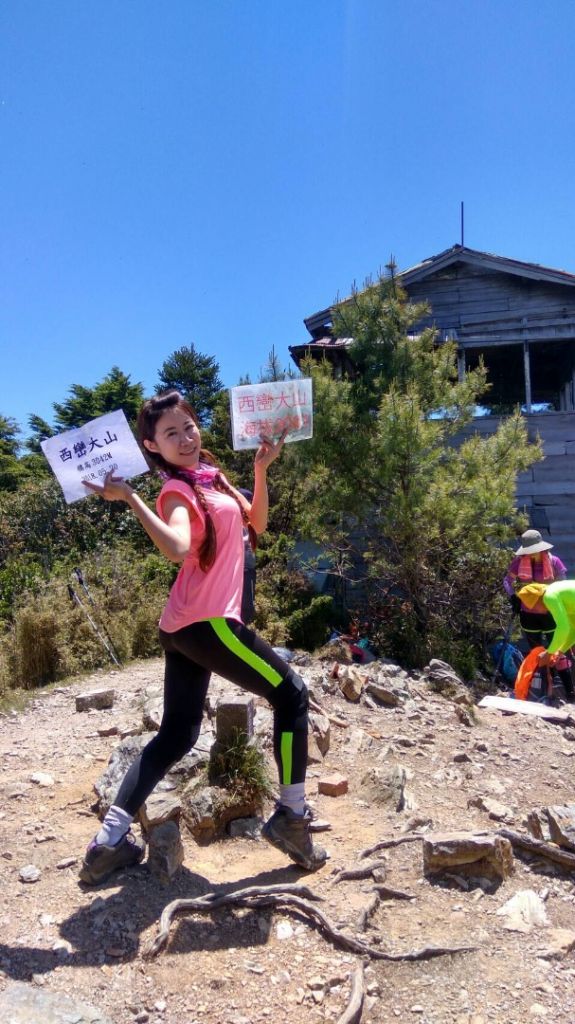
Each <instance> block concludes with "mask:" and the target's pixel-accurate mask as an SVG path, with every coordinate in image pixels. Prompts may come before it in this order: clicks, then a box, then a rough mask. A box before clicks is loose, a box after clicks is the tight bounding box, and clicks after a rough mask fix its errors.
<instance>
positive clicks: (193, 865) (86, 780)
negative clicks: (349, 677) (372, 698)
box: [0, 661, 575, 1024]
mask: <svg viewBox="0 0 575 1024" xmlns="http://www.w3.org/2000/svg"><path fill="white" fill-rule="evenodd" d="M161 672H162V666H161V662H159V661H149V662H145V663H138V664H134V665H131V666H129V667H128V668H126V669H124V670H123V671H122V672H111V673H109V674H103V675H97V676H93V677H91V678H88V679H84V680H82V681H81V682H75V683H74V684H73V685H70V686H69V687H60V688H58V689H56V690H54V691H52V692H51V693H46V694H42V695H39V696H38V697H37V698H35V699H34V700H33V701H32V702H31V703H30V704H29V705H28V707H27V709H26V710H25V711H24V712H23V713H19V714H15V713H13V714H9V715H7V716H5V717H2V718H1V719H0V761H1V764H2V778H1V785H0V881H1V883H2V884H1V888H0V926H1V932H0V935H1V941H0V968H1V969H2V977H1V980H0V990H4V989H6V988H7V987H9V986H10V985H12V984H13V982H14V981H15V980H19V981H25V982H28V983H32V984H33V985H34V986H38V987H41V988H42V989H43V991H50V992H53V993H58V992H59V993H63V994H64V993H66V994H69V995H71V996H74V997H75V998H83V999H85V1000H87V1001H88V1002H90V1003H92V1004H93V1005H94V1006H97V1007H98V1008H99V1009H100V1010H101V1011H102V1013H104V1014H106V1015H107V1017H108V1018H109V1019H110V1020H111V1021H112V1022H113V1024H132V1022H136V1024H145V1022H149V1024H161V1022H167V1024H257V1022H261V1021H268V1020H269V1021H274V1024H287V1022H290V1024H293V1022H296V1024H298V1022H303V1021H306V1022H307V1021H337V1020H338V1019H339V1017H340V1016H341V1014H342V1012H343V1010H344V1008H345V1006H346V1004H347V1002H348V999H349V988H350V979H349V975H350V972H351V971H352V970H353V969H354V967H355V966H356V965H357V963H358V962H359V960H358V958H357V957H356V956H354V955H352V954H349V953H346V952H345V951H343V950H341V949H337V948H335V947H334V946H333V945H332V944H331V943H329V942H328V941H326V939H325V938H323V937H322V936H321V935H320V933H319V932H318V931H316V930H314V929H312V928H310V927H309V925H307V924H306V923H305V922H304V921H303V920H302V919H300V918H298V917H296V916H292V915H288V914H286V913H282V914H277V913H271V912H268V911H263V910H259V911H257V912H255V911H238V912H233V913H232V912H218V913H215V914H214V915H212V916H203V917H198V916H196V917H194V918H190V919H182V920H180V921H179V922H178V923H176V924H175V925H174V927H173V929H172V934H171V937H170V942H169V945H168V947H167V950H166V951H164V952H163V953H162V954H160V955H159V957H158V958H156V959H154V960H151V961H150V960H147V959H145V958H144V956H143V952H144V950H145V948H146V947H147V946H148V945H149V943H150V941H151V940H152V939H153V938H154V937H155V935H156V931H157V922H158V918H159V915H160V913H161V911H162V909H163V907H164V906H165V905H166V904H167V903H168V902H170V901H171V900H172V899H174V898H176V897H183V896H198V895H200V894H203V893H205V892H208V891H211V890H212V889H214V888H216V887H218V888H224V889H225V888H229V889H235V888H239V887H243V886H246V885H257V884H261V885H269V884H272V883H279V882H294V881H304V880H305V881H306V882H307V884H309V885H310V887H311V888H312V889H313V890H314V891H315V892H317V893H318V894H319V895H320V896H323V897H324V898H325V903H324V905H323V909H324V910H325V912H326V913H327V914H329V916H330V917H331V918H332V919H333V920H334V921H335V922H336V923H337V924H338V925H339V926H340V927H342V928H343V929H344V930H345V931H346V932H349V933H351V934H353V933H354V932H355V931H356V929H357V921H358V917H359V914H360V912H361V910H362V909H363V908H365V907H366V905H367V904H368V902H369V900H370V898H371V887H372V885H373V881H371V880H368V881H365V880H364V881H361V880H359V881H348V882H342V883H340V884H337V885H334V884H332V878H333V871H334V870H335V869H338V868H340V867H345V866H349V865H351V864H352V863H354V862H355V860H356V858H357V854H358V852H359V851H360V850H361V849H363V848H365V847H367V846H369V845H370V844H372V843H375V842H376V841H377V840H379V839H383V838H389V837H391V836H399V835H402V834H403V832H402V830H404V829H405V828H406V823H408V819H409V818H410V817H413V815H414V814H416V815H417V816H418V817H421V818H431V819H432V822H433V828H434V829H435V830H442V829H449V830H451V829H454V828H465V829H491V830H494V829H496V828H497V827H498V825H497V822H495V821H493V820H490V819H489V818H488V815H487V814H486V813H485V812H484V811H482V810H480V809H478V808H476V807H468V801H469V800H470V799H471V798H473V797H476V796H483V797H494V798H496V799H497V800H498V801H500V802H501V803H503V804H505V805H506V806H507V807H508V808H509V810H510V813H511V822H510V824H511V827H513V828H516V829H521V830H524V828H525V825H524V819H525V816H526V814H527V813H528V812H529V811H530V810H531V809H532V808H533V807H537V806H542V805H548V804H552V803H554V804H559V803H571V802H573V801H574V799H575V798H574V795H573V776H574V769H575V760H574V755H575V742H574V740H575V733H573V732H572V731H571V730H565V729H564V728H562V727H559V726H555V725H549V724H547V723H544V722H538V721H536V720H531V719H523V718H520V717H519V716H509V717H504V716H502V715H500V714H499V713H497V712H489V711H479V712H478V721H477V724H476V725H475V726H473V727H471V728H469V727H467V726H465V725H463V724H462V723H461V722H460V721H459V719H458V718H457V716H456V714H455V713H454V706H453V704H452V703H450V702H449V701H446V700H443V699H442V698H441V697H438V696H435V695H433V694H432V693H430V692H429V691H427V690H425V688H424V686H423V684H422V683H417V684H408V685H409V687H410V689H411V699H410V700H408V701H406V702H405V704H404V705H403V706H402V707H400V708H397V709H390V708H381V709H379V708H378V709H372V708H369V707H366V706H364V705H363V704H350V703H348V702H346V701H345V700H344V699H343V697H340V696H328V695H326V694H323V695H321V690H320V689H316V691H315V692H316V693H318V694H320V695H321V700H322V702H323V703H324V705H325V706H326V707H327V706H329V709H330V712H331V713H333V714H336V715H341V716H342V717H344V718H345V719H346V721H347V722H348V723H349V728H348V729H340V728H337V727H335V726H332V728H331V748H330V751H329V753H328V755H327V757H326V760H325V763H324V764H323V765H322V766H314V768H313V769H312V771H311V773H310V786H309V795H310V796H311V798H312V800H313V802H314V804H315V806H316V809H317V811H318V813H319V816H320V817H321V818H323V819H328V820H329V821H330V822H331V824H332V831H331V832H327V833H325V835H322V836H321V837H318V841H320V842H322V843H324V844H325V845H326V846H327V847H328V849H329V852H330V855H331V856H330V860H329V861H328V864H327V865H326V866H325V867H324V868H323V869H322V870H321V871H320V872H318V873H317V874H316V875H313V876H311V877H310V876H305V874H304V873H302V872H301V871H299V870H297V869H296V868H295V867H293V866H291V865H290V864H289V863H287V862H286V860H285V858H284V857H283V856H282V854H280V853H279V852H277V851H275V850H274V849H272V848H271V847H269V846H268V845H267V844H265V843H264V842H263V841H261V840H249V839H226V840H222V841H219V842H215V843H213V844H212V845H210V846H207V847H202V848H200V847H198V846H197V845H196V844H195V842H194V841H193V840H192V838H191V837H190V836H189V835H186V834H185V829H183V833H184V834H183V838H184V844H185V850H186V860H185V866H184V868H182V869H181V870H180V872H179V873H178V875H177V876H176V878H175V879H174V880H173V882H172V883H171V884H170V885H169V886H167V887H162V886H161V885H160V884H159V883H158V882H157V881H156V880H155V879H154V878H153V877H152V876H151V875H150V873H149V872H148V870H147V868H146V867H145V865H143V866H141V867H138V868H136V869H134V870H131V871H128V872H124V873H123V874H122V875H120V876H118V877H117V878H114V879H113V880H112V881H111V882H110V883H108V884H106V885H104V886H102V887H100V888H99V889H96V890H87V889H83V888H82V887H80V886H79V884H78V882H77V870H78V866H79V861H80V859H81V856H82V852H83V849H84V847H85V845H86V843H87V842H88V841H89V839H90V838H91V836H92V835H93V833H94V831H95V825H96V819H95V816H94V814H93V812H92V811H91V810H90V807H91V805H92V802H93V799H94V797H93V790H92V786H93V783H94V781H95V780H96V778H97V777H98V775H99V774H100V773H101V771H102V770H103V768H104V767H105V765H106V764H107V761H108V757H109V755H110V752H111V750H112V748H113V746H114V745H115V744H116V743H117V742H118V738H117V737H116V736H107V737H106V736H101V735H99V733H98V730H99V729H107V728H109V727H110V726H118V727H119V728H120V730H124V731H125V730H128V729H129V728H130V727H131V726H139V725H140V722H141V706H142V694H143V691H144V689H145V688H146V687H148V686H149V685H150V684H157V683H159V682H160V680H161ZM315 672H316V680H317V674H318V673H317V669H316V670H315ZM303 674H304V675H306V669H304V670H303ZM108 685H112V686H114V687H115V688H116V691H117V700H116V704H115V706H114V708H113V709H111V710H109V711H98V712H96V711H92V712H88V713H77V712H76V710H75V699H74V698H75V696H76V694H78V693H80V692H84V691H86V690H90V689H94V688H96V687H98V688H99V687H101V686H108ZM360 730H361V731H360ZM569 736H572V739H569V738H568V737H569ZM456 754H460V755H461V754H465V755H466V757H467V758H468V759H467V760H458V761H454V756H455V755H456ZM392 763H396V764H401V765H403V766H405V767H406V768H408V769H409V770H410V772H412V773H413V774H412V778H411V780H410V782H409V790H410V792H411V794H412V796H413V798H414V800H415V802H416V804H417V809H416V810H413V811H407V812H403V813H396V812H395V811H393V810H390V809H389V808H387V807H382V806H381V805H378V804H376V803H373V802H372V801H371V799H370V797H369V795H368V794H367V792H366V791H365V790H364V789H362V787H361V779H362V778H363V776H364V774H365V772H366V771H367V769H368V768H370V767H371V766H373V765H374V764H392ZM330 770H337V771H339V772H342V773H343V774H344V775H346V776H347V777H348V779H349V792H348V794H347V795H345V796H343V797H339V798H330V797H326V796H317V795H316V790H317V778H318V776H319V774H320V773H321V774H325V773H326V772H329V771H330ZM37 772H41V773H46V774H48V775H49V776H51V777H52V779H53V782H51V781H50V780H49V779H41V781H40V782H34V781H33V780H32V776H33V775H34V774H35V773H37ZM71 858H74V859H75V862H74V863H72V864H69V866H64V865H65V864H66V862H67V861H70V859H71ZM387 863H388V876H387V883H388V884H389V885H390V886H393V887H395V888H399V889H403V890H407V891H408V892H410V893H412V894H413V896H414V897H415V898H414V899H413V900H412V901H405V902H403V901H402V902H398V901H387V902H384V903H383V904H382V905H381V907H380V909H378V910H377V912H376V914H375V917H374V918H373V919H372V922H371V927H370V928H368V930H367V931H366V932H365V938H366V939H367V940H368V941H372V942H377V941H379V942H380V944H381V948H383V949H386V950H388V951H392V952H404V951H406V950H409V949H412V948H415V947H421V946H424V945H429V944H437V945H450V946H453V945H473V946H475V947H476V951H475V952H472V953H467V954H461V955H456V956H447V957H442V958H438V959H435V960H431V961H428V962H423V963H404V964H390V963H382V962H372V963H371V964H369V965H368V966H367V970H366V983H367V991H368V996H367V1001H366V1004H365V1006H364V1011H363V1015H362V1024H385V1022H388V1021H395V1020H400V1021H410V1020H413V1021H421V1022H422V1024H486V1022H488V1021H489V1022H492V1021H494V1022H497V1024H515V1022H517V1024H519V1022H521V1024H525V1022H526V1021H530V1020H536V1019H538V1018H541V1019H544V1018H547V1020H548V1021H550V1022H553V1024H563V1022H565V1024H572V1021H573V1019H574V1010H573V1007H574V1006H575V954H573V953H570V954H567V955H566V956H565V957H564V958H562V959H556V960H547V959H542V958H541V957H540V956H539V955H538V954H539V953H540V951H541V949H542V948H543V947H544V946H545V944H546V942H545V938H546V935H545V929H541V928H540V929H539V930H535V931H533V932H531V933H530V934H519V933H516V932H511V931H507V930H506V929H505V927H504V920H503V918H502V917H500V916H498V915H497V914H496V911H497V910H498V909H499V908H500V907H501V906H502V904H504V903H505V902H506V901H507V900H508V899H509V898H510V897H511V896H512V895H513V894H514V893H516V892H518V891H519V890H525V889H534V890H535V891H536V892H537V893H539V894H542V895H543V897H544V899H545V908H546V912H547V915H548V918H549V922H550V925H551V926H552V927H554V928H558V927H562V928H573V927H574V909H575V886H574V885H573V881H572V878H570V877H569V875H567V874H565V873H557V874H556V873H554V872H553V871H549V869H545V868H544V867H535V866H533V865H531V866H528V865H527V864H526V863H523V862H522V861H520V860H518V859H517V858H516V870H515V873H514V875H513V876H512V877H511V878H510V879H509V880H508V881H507V882H505V883H504V884H503V885H502V886H501V887H500V888H499V889H498V891H497V892H496V893H494V894H493V895H485V894H483V892H482V890H472V891H462V890H460V889H457V888H444V887H441V886H439V885H431V884H430V883H429V882H428V881H427V880H425V879H424V878H423V877H422V869H421V844H420V843H419V842H415V843H408V844H405V845H403V846H399V847H398V848H396V849H394V850H391V851H389V853H388V859H387ZM26 865H34V866H36V867H37V868H38V869H39V870H40V872H41V874H40V877H39V879H38V881H36V882H34V883H33V884H30V883H28V884H26V883H24V882H22V881H21V880H20V877H19V873H20V871H21V869H22V868H23V867H24V866H26Z"/></svg>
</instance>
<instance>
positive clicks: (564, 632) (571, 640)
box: [517, 580, 575, 704]
mask: <svg viewBox="0 0 575 1024" xmlns="http://www.w3.org/2000/svg"><path fill="white" fill-rule="evenodd" d="M517 596H518V597H519V599H520V600H521V602H522V603H523V604H525V605H526V607H527V608H529V609H530V610H533V611H534V612H536V613H537V614H543V613H547V614H549V615H550V616H551V619H552V621H553V624H554V629H553V632H552V634H551V637H550V639H549V640H548V642H547V645H546V646H547V650H546V651H543V652H542V653H541V654H540V655H539V664H540V665H549V663H550V661H551V655H552V654H558V653H559V652H562V653H563V654H565V655H567V654H568V653H569V652H570V650H571V648H572V647H573V645H574V644H575V580H560V581H559V582H557V583H549V584H546V583H528V584H527V585H526V586H525V587H522V588H521V590H519V591H518V593H517ZM541 609H542V610H543V612H541V611H540V610H541ZM557 674H558V675H559V677H560V679H561V682H562V683H563V686H564V687H565V693H566V694H567V700H568V701H569V703H571V704H572V703H573V702H574V693H573V679H572V675H571V667H564V668H557Z"/></svg>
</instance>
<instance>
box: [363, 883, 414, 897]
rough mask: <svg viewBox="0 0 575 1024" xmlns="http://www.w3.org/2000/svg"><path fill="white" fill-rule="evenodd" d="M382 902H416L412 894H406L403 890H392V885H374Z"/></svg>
mask: <svg viewBox="0 0 575 1024" xmlns="http://www.w3.org/2000/svg"><path fill="white" fill-rule="evenodd" d="M373 888H374V889H375V890H376V892H377V894H378V896H379V897H380V899H382V900H414V899H415V896H414V895H413V893H411V892H404V891H403V889H392V888H391V886H390V885H374V887H373Z"/></svg>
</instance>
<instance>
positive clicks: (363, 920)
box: [357, 892, 381, 932]
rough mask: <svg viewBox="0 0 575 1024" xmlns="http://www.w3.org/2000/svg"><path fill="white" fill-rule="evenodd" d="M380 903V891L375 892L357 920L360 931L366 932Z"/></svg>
mask: <svg viewBox="0 0 575 1024" xmlns="http://www.w3.org/2000/svg"><path fill="white" fill-rule="evenodd" d="M380 903H381V900H380V898H379V893H377V892H375V893H374V894H373V896H372V897H371V899H370V901H369V903H368V904H367V907H364V908H363V910H362V911H361V914H360V915H359V920H358V922H357V930H358V932H364V931H365V930H366V928H367V926H368V924H369V922H370V921H371V919H372V917H373V915H374V914H375V912H376V910H377V908H378V907H379V904H380Z"/></svg>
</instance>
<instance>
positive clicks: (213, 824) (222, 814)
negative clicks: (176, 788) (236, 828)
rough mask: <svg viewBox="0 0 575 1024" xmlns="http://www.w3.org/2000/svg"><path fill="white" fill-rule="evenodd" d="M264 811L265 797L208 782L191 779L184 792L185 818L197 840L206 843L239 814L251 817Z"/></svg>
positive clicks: (221, 831)
mask: <svg viewBox="0 0 575 1024" xmlns="http://www.w3.org/2000/svg"><path fill="white" fill-rule="evenodd" d="M261 812H262V801H261V799H258V798H256V797H254V798H253V799H252V800H249V799H246V798H245V797H242V796H241V795H237V794H234V793H233V792H231V791H230V790H227V789H223V788H221V787H220V786H206V784H205V781H204V779H203V778H198V779H192V781H191V782H190V783H188V785H187V786H186V788H185V790H184V792H183V793H182V818H183V820H184V822H185V824H186V826H187V828H188V829H189V830H190V832H191V833H192V835H193V837H194V839H195V840H196V842H197V843H207V842H210V841H211V840H212V839H215V838H216V836H219V835H222V834H223V833H224V832H225V829H226V825H227V824H228V823H229V822H230V821H234V820H235V819H236V818H252V817H255V816H256V815H259V814H261Z"/></svg>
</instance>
